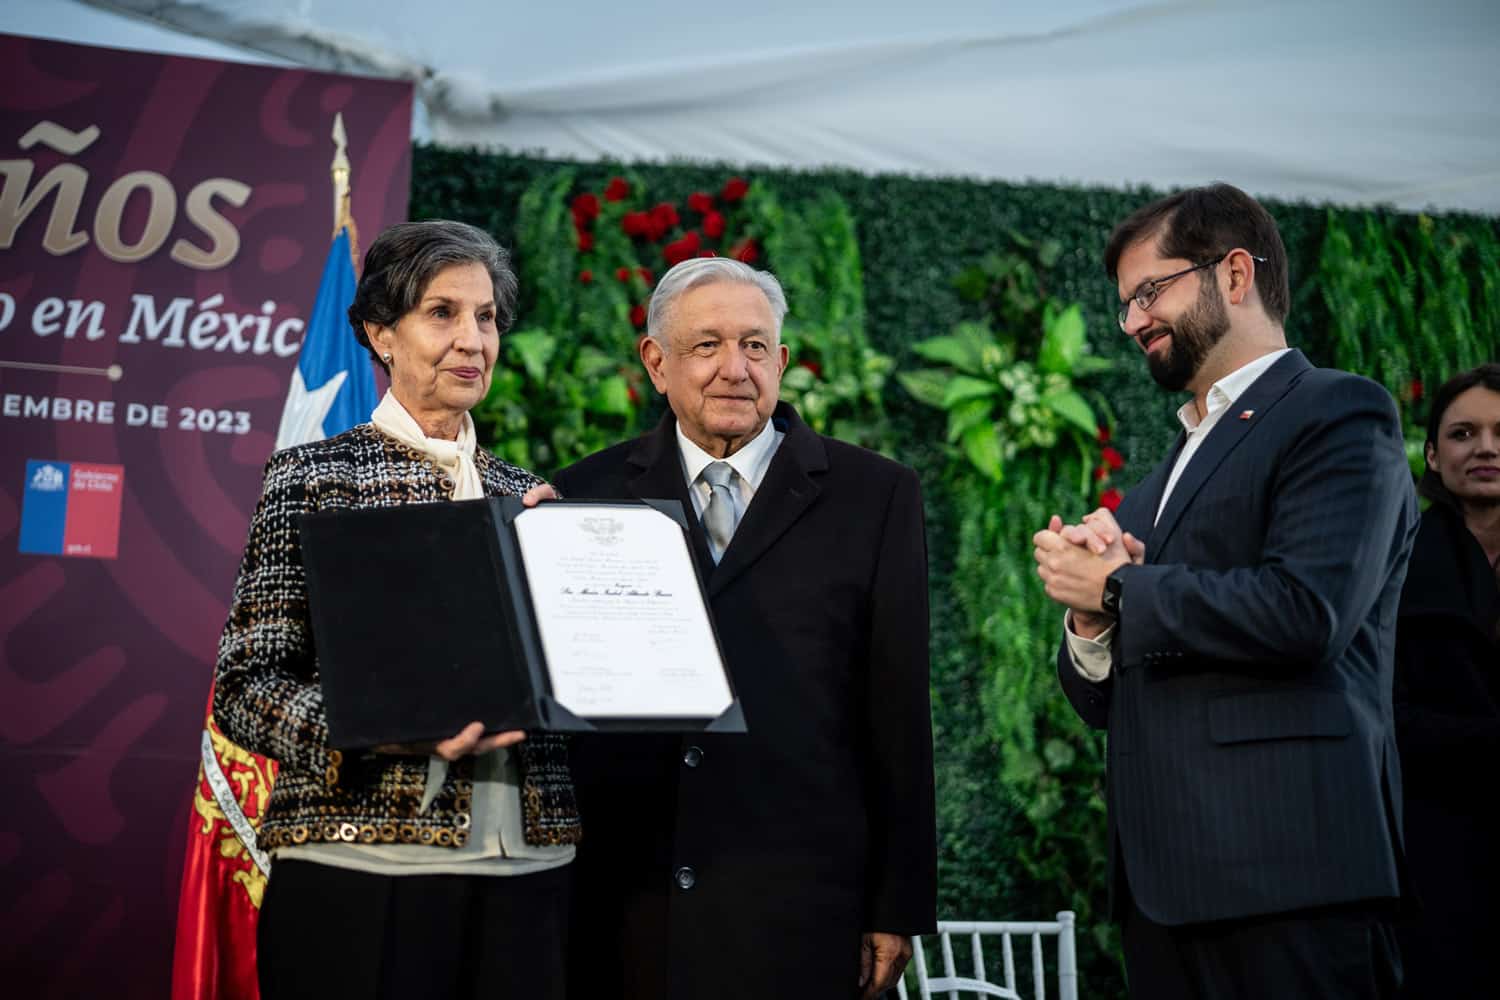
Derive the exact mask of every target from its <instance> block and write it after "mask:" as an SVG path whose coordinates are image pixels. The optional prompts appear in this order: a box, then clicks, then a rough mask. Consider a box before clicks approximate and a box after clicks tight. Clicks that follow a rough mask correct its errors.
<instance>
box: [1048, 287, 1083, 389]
mask: <svg viewBox="0 0 1500 1000" xmlns="http://www.w3.org/2000/svg"><path fill="white" fill-rule="evenodd" d="M1042 326H1043V329H1044V332H1043V334H1042V349H1041V352H1040V354H1039V355H1038V357H1037V367H1039V368H1041V370H1042V371H1044V372H1057V373H1058V374H1060V375H1068V374H1071V373H1072V371H1073V366H1074V365H1075V364H1077V363H1078V359H1079V358H1080V357H1082V356H1083V335H1084V324H1083V309H1082V307H1080V306H1079V305H1078V303H1076V302H1075V303H1073V304H1072V305H1070V306H1068V308H1066V309H1064V310H1063V311H1062V312H1060V313H1054V312H1053V311H1052V307H1051V306H1050V304H1049V306H1048V308H1047V312H1046V316H1045V317H1044V319H1043V320H1042Z"/></svg>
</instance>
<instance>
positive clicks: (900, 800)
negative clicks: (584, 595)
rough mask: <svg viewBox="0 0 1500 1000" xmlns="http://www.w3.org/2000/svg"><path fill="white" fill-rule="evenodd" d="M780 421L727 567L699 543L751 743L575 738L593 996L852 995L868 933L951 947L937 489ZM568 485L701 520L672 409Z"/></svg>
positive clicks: (576, 936) (585, 964) (683, 999)
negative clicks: (675, 508) (938, 940)
mask: <svg viewBox="0 0 1500 1000" xmlns="http://www.w3.org/2000/svg"><path fill="white" fill-rule="evenodd" d="M772 419H773V420H774V421H775V422H776V425H777V427H778V429H780V430H782V431H784V432H785V434H786V437H785V439H784V440H783V441H782V443H781V445H780V447H779V448H778V450H777V451H776V454H775V456H774V458H773V459H772V461H771V464H770V466H769V468H768V470H767V472H766V475H765V479H764V481H763V482H762V483H761V485H760V488H759V489H758V490H757V492H756V494H755V497H754V499H753V500H752V501H751V503H750V505H749V507H748V508H747V509H746V511H745V514H744V516H743V518H742V519H741V521H740V524H739V526H738V527H737V529H736V531H735V535H734V538H733V539H732V541H731V542H730V545H729V547H728V549H727V550H726V551H725V553H724V556H723V560H722V562H720V563H719V564H718V565H717V566H715V565H714V563H713V560H712V558H711V557H710V555H709V550H708V546H707V542H706V539H705V536H704V533H703V530H702V528H701V526H700V525H699V524H698V523H697V521H696V520H694V524H693V529H692V543H693V547H694V551H695V556H696V558H697V561H698V564H699V566H700V568H701V570H702V573H703V576H704V578H705V580H706V586H707V590H708V594H709V601H710V604H711V607H712V611H713V615H714V619H715V622H716V626H717V628H718V632H719V637H720V640H721V642H722V645H723V648H724V653H725V657H726V660H727V662H728V665H729V669H730V672H731V674H732V677H733V681H734V685H735V688H736V691H737V694H738V696H739V699H740V702H741V704H742V706H743V708H744V712H745V719H746V722H747V724H748V727H749V733H748V734H696V735H690V736H685V737H681V738H678V737H675V736H674V737H641V736H596V737H592V738H583V739H578V740H576V741H575V744H574V748H573V754H574V756H573V760H574V774H575V780H576V781H577V782H578V794H579V801H580V810H581V812H582V815H583V823H584V831H585V832H584V843H583V844H581V845H580V849H579V856H578V862H577V866H576V869H575V884H576V887H577V893H576V895H575V923H574V929H573V933H572V940H571V942H570V947H571V953H572V956H573V959H572V961H571V962H570V970H569V972H570V993H571V995H573V996H576V997H580V998H581V997H590V998H593V997H604V996H608V997H621V996H624V997H634V998H641V1000H663V998H677V1000H702V998H706V997H714V998H735V997H746V998H750V997H755V998H762V1000H763V998H765V997H773V996H774V997H809V998H813V997H817V998H831V997H838V996H852V995H854V993H855V989H854V986H855V982H856V980H857V977H858V952H859V943H860V934H861V933H862V932H864V931H885V932H890V933H897V934H914V933H921V932H927V931H931V930H932V929H933V927H934V923H935V908H936V847H935V820H934V796H933V771H932V732H931V721H930V714H929V705H928V617H927V556H926V544H925V540H924V534H923V518H922V501H921V494H920V490H919V487H918V483H917V478H916V475H915V474H914V473H913V472H912V471H911V470H910V469H908V468H906V467H905V466H902V465H899V464H897V463H895V462H892V461H890V460H888V459H885V458H882V457H881V456H879V455H876V454H874V453H873V452H869V451H865V450H863V449H860V448H856V447H853V446H851V445H848V444H845V443H843V442H840V441H836V440H833V439H831V438H826V437H822V436H820V435H818V434H816V433H814V432H813V431H812V430H811V429H809V428H808V427H807V426H806V425H805V424H803V423H802V421H801V420H800V419H799V418H798V417H797V415H796V413H795V411H793V410H792V408H791V407H790V406H788V405H786V404H785V403H782V404H779V405H778V406H777V408H776V411H775V413H774V415H773V418H772ZM555 483H556V485H557V488H558V490H559V491H560V492H561V493H562V494H563V496H565V497H569V498H616V499H618V498H675V499H677V500H679V501H681V503H682V505H683V509H684V510H686V511H687V512H688V513H689V515H690V516H691V515H692V512H693V505H692V502H691V500H690V498H689V496H688V492H687V484H686V481H685V479H684V473H683V466H682V461H681V457H680V454H679V449H678V447H677V440H676V425H675V422H674V420H673V418H672V415H671V414H670V413H668V414H667V416H666V417H665V418H664V420H663V421H662V423H661V424H660V425H659V426H658V427H657V428H656V429H655V430H654V431H652V432H651V433H649V434H647V435H645V436H643V437H641V438H638V439H636V440H634V441H630V442H626V443H624V444H621V445H618V446H616V447H613V448H610V449H608V450H606V451H603V452H600V453H598V454H596V455H593V456H591V457H589V458H586V459H584V460H583V461H581V462H579V463H577V464H576V465H573V466H571V467H570V468H568V469H565V470H563V472H561V473H560V474H559V475H558V476H557V477H556V479H555Z"/></svg>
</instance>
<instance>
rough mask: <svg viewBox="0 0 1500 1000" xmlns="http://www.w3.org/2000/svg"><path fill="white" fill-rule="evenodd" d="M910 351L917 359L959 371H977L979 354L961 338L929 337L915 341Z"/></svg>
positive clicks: (970, 344)
mask: <svg viewBox="0 0 1500 1000" xmlns="http://www.w3.org/2000/svg"><path fill="white" fill-rule="evenodd" d="M911 349H912V351H913V352H915V353H916V354H917V355H918V356H919V357H923V358H926V359H927V360H928V361H937V362H941V363H943V364H948V365H952V366H953V367H954V368H957V369H958V370H959V371H964V372H977V371H978V370H979V363H980V358H979V352H978V351H976V350H975V349H974V345H973V344H972V342H971V341H969V340H967V339H965V338H962V337H956V336H955V337H931V338H929V339H927V340H919V341H917V342H916V343H915V344H913V345H911Z"/></svg>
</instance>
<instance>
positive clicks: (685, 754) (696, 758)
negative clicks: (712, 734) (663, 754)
mask: <svg viewBox="0 0 1500 1000" xmlns="http://www.w3.org/2000/svg"><path fill="white" fill-rule="evenodd" d="M682 762H683V763H684V764H686V765H687V766H688V767H697V766H698V765H699V764H701V763H703V748H702V747H688V748H687V749H686V750H684V751H682Z"/></svg>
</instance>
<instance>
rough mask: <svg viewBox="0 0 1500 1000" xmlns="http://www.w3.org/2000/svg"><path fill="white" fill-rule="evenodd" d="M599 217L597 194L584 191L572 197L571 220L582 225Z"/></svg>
mask: <svg viewBox="0 0 1500 1000" xmlns="http://www.w3.org/2000/svg"><path fill="white" fill-rule="evenodd" d="M597 218H599V196H598V195H596V194H594V193H593V192H592V191H585V192H584V193H583V194H581V195H579V196H578V197H577V198H574V199H573V221H574V222H575V223H577V224H578V225H579V227H583V226H585V225H587V224H588V223H590V222H592V221H593V220H595V219H597Z"/></svg>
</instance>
